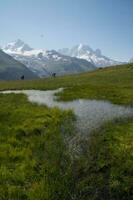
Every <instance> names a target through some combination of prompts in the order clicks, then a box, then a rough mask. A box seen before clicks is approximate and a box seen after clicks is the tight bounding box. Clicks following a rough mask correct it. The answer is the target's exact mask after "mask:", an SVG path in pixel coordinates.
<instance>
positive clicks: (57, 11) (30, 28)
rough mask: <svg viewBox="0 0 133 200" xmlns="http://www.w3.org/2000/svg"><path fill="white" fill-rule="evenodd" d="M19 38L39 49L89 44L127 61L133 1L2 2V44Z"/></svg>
mask: <svg viewBox="0 0 133 200" xmlns="http://www.w3.org/2000/svg"><path fill="white" fill-rule="evenodd" d="M42 36H43V37H42ZM17 38H20V39H22V40H24V41H25V42H26V43H28V44H30V45H31V46H32V47H35V48H47V49H59V48H63V47H72V46H73V45H75V44H78V43H83V44H88V45H90V46H91V47H92V48H93V49H96V48H100V49H101V50H102V52H103V54H104V55H106V56H109V57H111V58H113V59H117V60H121V61H126V60H129V59H131V58H132V57H133V0H0V45H4V44H6V43H8V42H11V41H13V40H16V39H17Z"/></svg>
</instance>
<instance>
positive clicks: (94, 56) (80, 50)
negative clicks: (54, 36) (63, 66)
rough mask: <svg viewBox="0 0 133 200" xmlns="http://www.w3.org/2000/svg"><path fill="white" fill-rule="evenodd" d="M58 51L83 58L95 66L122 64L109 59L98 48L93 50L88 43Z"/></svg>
mask: <svg viewBox="0 0 133 200" xmlns="http://www.w3.org/2000/svg"><path fill="white" fill-rule="evenodd" d="M58 52H59V53H61V54H63V55H67V56H72V57H76V58H80V59H85V60H87V61H89V62H91V63H92V64H94V65H95V66H96V67H107V66H111V65H118V64H123V63H122V62H119V61H115V60H113V59H110V58H108V57H106V56H104V55H102V52H101V50H100V49H96V50H93V49H92V48H91V47H89V46H88V45H83V44H79V45H76V46H74V47H72V48H71V49H69V48H64V49H59V50H58Z"/></svg>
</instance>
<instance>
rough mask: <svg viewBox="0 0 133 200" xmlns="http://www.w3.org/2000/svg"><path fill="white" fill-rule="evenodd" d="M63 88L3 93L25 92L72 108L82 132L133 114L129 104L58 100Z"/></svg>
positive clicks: (34, 99)
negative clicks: (58, 94)
mask: <svg viewBox="0 0 133 200" xmlns="http://www.w3.org/2000/svg"><path fill="white" fill-rule="evenodd" d="M62 90H63V89H62V88H60V89H57V90H49V91H40V90H20V91H19V90H18V91H13V90H11V91H3V92H1V93H3V94H8V93H16V94H19V93H23V94H25V95H27V97H28V99H29V101H30V102H34V103H37V104H40V105H47V106H48V107H55V106H56V107H59V108H60V109H65V110H66V109H72V110H73V111H74V113H75V115H76V117H77V123H76V126H77V128H78V131H79V132H80V133H90V132H91V131H92V130H94V129H96V128H99V127H100V126H101V125H102V124H104V123H105V122H107V121H112V120H114V119H118V118H127V117H132V116H133V108H131V107H127V106H119V105H114V104H112V103H110V102H108V101H101V100H83V99H78V100H74V101H70V102H60V101H57V100H56V96H55V94H56V93H58V92H61V91H62Z"/></svg>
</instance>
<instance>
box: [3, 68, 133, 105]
mask: <svg viewBox="0 0 133 200" xmlns="http://www.w3.org/2000/svg"><path fill="white" fill-rule="evenodd" d="M59 87H64V88H65V91H64V92H63V93H62V94H61V95H60V98H61V99H62V100H65V101H68V100H72V99H77V98H87V99H105V100H110V101H112V102H113V103H118V104H129V105H131V104H133V94H132V91H133V64H127V65H123V66H114V67H108V68H105V69H98V70H96V71H94V72H89V73H83V74H80V75H71V76H62V77H57V78H55V79H54V78H47V79H40V80H34V81H32V80H29V81H23V82H21V81H11V82H10V83H8V82H0V90H4V89H40V90H46V89H55V88H59Z"/></svg>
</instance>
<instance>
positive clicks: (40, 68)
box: [3, 40, 95, 77]
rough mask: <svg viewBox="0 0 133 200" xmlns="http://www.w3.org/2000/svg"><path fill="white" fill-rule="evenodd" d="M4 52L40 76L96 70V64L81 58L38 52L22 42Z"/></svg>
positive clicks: (14, 44) (16, 42)
mask: <svg viewBox="0 0 133 200" xmlns="http://www.w3.org/2000/svg"><path fill="white" fill-rule="evenodd" d="M3 50H4V51H5V52H6V53H8V54H10V55H12V56H13V57H14V58H15V59H16V60H18V61H20V62H21V63H23V64H24V65H26V66H27V67H28V68H29V69H30V70H32V71H33V72H34V73H36V74H37V75H38V76H40V77H43V76H49V75H51V74H52V73H57V75H63V74H71V73H79V72H85V71H91V70H94V69H95V66H94V64H92V63H90V62H88V61H86V60H84V59H79V58H73V57H70V56H66V55H62V54H60V53H58V52H56V51H54V50H51V51H48V50H42V49H39V50H36V49H33V48H31V47H29V45H27V44H25V43H24V42H23V41H21V40H17V41H15V42H12V43H9V44H8V45H7V46H5V47H4V48H3Z"/></svg>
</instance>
